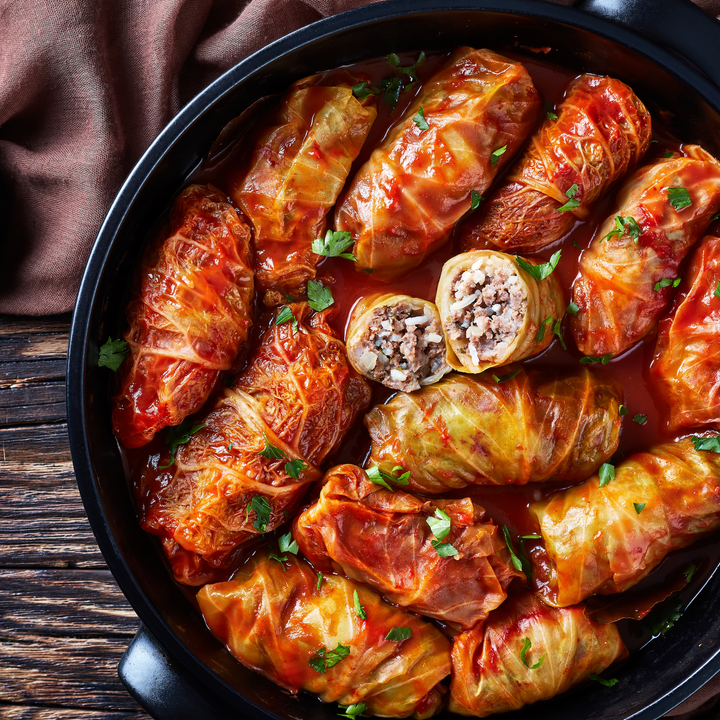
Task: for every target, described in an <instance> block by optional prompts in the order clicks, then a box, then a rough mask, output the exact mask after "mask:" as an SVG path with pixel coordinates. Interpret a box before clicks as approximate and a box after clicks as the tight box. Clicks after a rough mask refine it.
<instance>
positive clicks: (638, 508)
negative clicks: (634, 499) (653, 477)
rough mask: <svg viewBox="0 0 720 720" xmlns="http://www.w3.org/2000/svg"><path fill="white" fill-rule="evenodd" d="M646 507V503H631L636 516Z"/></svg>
mask: <svg viewBox="0 0 720 720" xmlns="http://www.w3.org/2000/svg"><path fill="white" fill-rule="evenodd" d="M646 505H647V503H633V507H634V508H635V512H636V513H637V514H638V515H639V514H640V513H641V512H642V511H643V509H644V508H645V506H646Z"/></svg>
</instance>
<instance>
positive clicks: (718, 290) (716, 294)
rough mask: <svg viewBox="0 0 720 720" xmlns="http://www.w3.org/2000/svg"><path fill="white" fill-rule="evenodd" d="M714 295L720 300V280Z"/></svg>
mask: <svg viewBox="0 0 720 720" xmlns="http://www.w3.org/2000/svg"><path fill="white" fill-rule="evenodd" d="M713 295H714V296H715V297H716V298H720V280H718V284H717V287H716V288H715V292H714V293H713Z"/></svg>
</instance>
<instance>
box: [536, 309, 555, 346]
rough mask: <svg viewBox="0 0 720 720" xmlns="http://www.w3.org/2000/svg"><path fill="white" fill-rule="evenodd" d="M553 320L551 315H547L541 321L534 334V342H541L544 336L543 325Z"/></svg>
mask: <svg viewBox="0 0 720 720" xmlns="http://www.w3.org/2000/svg"><path fill="white" fill-rule="evenodd" d="M552 321H553V316H552V315H548V316H547V317H546V318H545V319H544V320H543V321H542V322H541V323H540V327H539V328H538V331H537V335H536V336H535V342H536V343H541V342H542V341H543V339H544V337H545V326H546V325H547V324H548V323H551V322H552Z"/></svg>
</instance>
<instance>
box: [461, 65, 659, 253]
mask: <svg viewBox="0 0 720 720" xmlns="http://www.w3.org/2000/svg"><path fill="white" fill-rule="evenodd" d="M556 113H557V117H556V118H553V119H547V120H545V121H544V122H543V124H542V125H541V126H540V129H539V130H538V131H537V132H536V133H535V135H533V137H532V138H531V140H530V145H529V147H528V149H527V150H526V151H525V154H524V156H523V157H522V159H521V160H520V162H519V163H518V165H517V167H515V168H514V169H513V170H512V171H511V173H510V174H509V175H508V177H507V181H506V184H505V185H503V186H502V187H501V188H500V189H499V190H497V191H496V192H495V193H493V194H492V196H491V197H490V199H489V200H488V202H487V203H486V204H485V206H484V207H483V209H482V216H481V219H480V221H479V222H478V223H477V224H474V225H470V226H468V227H467V228H466V231H465V233H464V234H463V238H462V241H461V242H462V247H463V249H465V250H469V249H471V248H474V247H483V246H485V247H487V246H486V245H484V243H487V242H490V243H491V244H492V245H496V246H498V247H501V248H503V249H510V248H512V249H516V250H517V249H522V250H525V251H530V250H538V249H540V248H542V247H545V246H546V245H549V244H550V243H553V242H555V241H556V240H559V239H560V238H561V237H562V236H563V235H565V233H567V232H569V231H570V230H571V229H572V227H573V225H574V223H575V222H576V220H578V219H580V220H584V219H585V218H587V216H588V214H589V212H590V209H591V207H592V205H593V204H594V203H595V201H597V200H598V199H599V198H600V197H602V196H603V195H604V194H605V192H606V191H607V189H608V188H609V187H610V185H611V184H612V183H614V182H615V181H616V180H617V179H618V178H620V177H622V176H623V175H624V174H625V173H626V172H627V170H628V168H629V167H630V166H631V165H633V164H635V163H637V162H639V160H640V159H641V158H642V156H643V155H644V154H645V151H646V150H647V149H648V146H649V144H650V138H651V136H652V129H651V123H650V113H648V111H647V110H646V109H645V106H644V105H643V104H642V102H640V100H639V99H638V97H637V95H635V93H634V92H633V91H632V90H631V89H630V88H629V87H628V86H627V85H625V83H622V82H620V80H615V79H613V78H609V77H599V76H597V75H587V74H586V75H581V76H580V77H578V78H576V79H575V80H573V82H572V83H570V86H569V87H568V89H567V92H566V94H565V98H564V99H563V101H562V103H561V104H560V106H559V107H558V108H557V110H556ZM573 187H575V188H576V189H575V190H574V191H573V190H571V188H573ZM568 192H570V193H571V194H568ZM571 197H572V199H573V200H577V201H578V202H579V203H580V204H579V205H577V206H576V207H574V208H572V209H568V210H567V211H558V209H559V208H561V207H563V206H564V205H566V203H567V202H568V200H569V199H570V198H571Z"/></svg>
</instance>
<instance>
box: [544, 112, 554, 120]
mask: <svg viewBox="0 0 720 720" xmlns="http://www.w3.org/2000/svg"><path fill="white" fill-rule="evenodd" d="M545 117H546V118H547V119H548V120H557V115H556V114H555V113H554V112H548V113H545Z"/></svg>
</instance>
